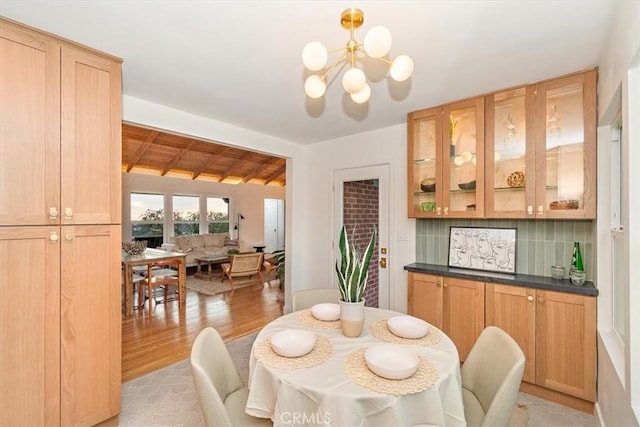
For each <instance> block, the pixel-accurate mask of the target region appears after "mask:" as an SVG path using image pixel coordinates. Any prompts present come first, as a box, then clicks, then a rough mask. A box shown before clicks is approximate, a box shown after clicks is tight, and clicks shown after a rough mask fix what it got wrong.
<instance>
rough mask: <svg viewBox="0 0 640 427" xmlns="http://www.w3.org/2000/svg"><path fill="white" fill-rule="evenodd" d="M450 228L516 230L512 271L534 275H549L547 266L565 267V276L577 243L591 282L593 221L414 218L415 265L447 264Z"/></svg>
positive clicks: (592, 270)
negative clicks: (423, 263) (507, 228)
mask: <svg viewBox="0 0 640 427" xmlns="http://www.w3.org/2000/svg"><path fill="white" fill-rule="evenodd" d="M451 226H455V227H511V228H516V229H518V234H517V239H518V242H517V246H516V272H517V273H520V274H534V275H536V276H551V272H550V266H551V265H563V266H565V267H566V269H567V274H568V272H569V267H570V266H571V255H572V254H573V242H580V249H581V250H582V259H583V260H584V264H585V265H584V267H585V271H586V272H587V280H592V279H593V273H594V265H593V264H594V262H593V252H594V250H593V249H594V248H593V239H594V230H593V228H594V222H593V221H554V220H535V221H532V220H525V219H486V220H471V219H418V220H417V221H416V262H425V263H428V264H440V265H447V263H448V250H449V227H451Z"/></svg>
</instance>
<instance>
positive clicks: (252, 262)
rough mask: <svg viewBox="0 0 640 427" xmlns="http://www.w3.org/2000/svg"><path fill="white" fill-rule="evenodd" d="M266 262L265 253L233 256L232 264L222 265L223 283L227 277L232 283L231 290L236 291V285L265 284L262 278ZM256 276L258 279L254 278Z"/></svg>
mask: <svg viewBox="0 0 640 427" xmlns="http://www.w3.org/2000/svg"><path fill="white" fill-rule="evenodd" d="M263 261H264V253H262V252H256V253H250V254H239V255H232V256H231V262H230V263H228V264H222V281H223V282H224V279H225V277H227V278H228V279H229V281H230V282H231V290H232V291H233V290H234V289H235V285H242V284H247V283H260V284H263V283H264V279H263V278H262V273H261V272H260V270H261V269H262V263H263ZM253 276H256V277H253Z"/></svg>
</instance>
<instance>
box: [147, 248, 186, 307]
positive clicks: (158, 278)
mask: <svg viewBox="0 0 640 427" xmlns="http://www.w3.org/2000/svg"><path fill="white" fill-rule="evenodd" d="M179 268H180V260H178V259H166V260H158V261H154V262H152V263H149V264H148V265H147V277H146V280H145V281H144V282H141V283H140V284H139V285H138V286H139V289H138V307H140V308H143V307H144V288H145V287H146V288H147V295H148V296H149V311H151V309H152V308H153V302H152V300H153V290H154V288H157V287H160V286H162V287H163V290H164V302H165V304H166V303H167V297H168V295H169V286H172V285H175V286H176V288H177V291H178V292H180V286H178V284H179V278H178V269H179ZM178 297H180V295H178Z"/></svg>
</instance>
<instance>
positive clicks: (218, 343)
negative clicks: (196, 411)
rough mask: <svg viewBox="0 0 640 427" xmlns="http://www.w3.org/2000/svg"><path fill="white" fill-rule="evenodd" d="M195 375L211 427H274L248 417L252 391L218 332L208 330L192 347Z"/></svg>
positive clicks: (264, 421)
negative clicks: (249, 399) (244, 381)
mask: <svg viewBox="0 0 640 427" xmlns="http://www.w3.org/2000/svg"><path fill="white" fill-rule="evenodd" d="M191 375H192V376H193V382H194V383H195V386H196V394H197V395H198V400H199V401H200V406H201V407H202V412H203V414H204V419H205V422H206V424H207V426H209V427H212V426H224V427H233V426H272V425H273V423H272V422H271V420H268V419H262V418H255V417H252V416H250V415H247V414H246V413H245V412H244V408H245V406H246V404H247V397H248V396H249V389H248V388H247V387H246V386H245V385H244V383H243V382H242V379H240V375H239V374H238V370H237V369H236V366H235V364H234V363H233V360H232V359H231V355H229V351H228V350H227V347H226V346H225V344H224V341H222V338H221V337H220V334H219V333H218V331H216V330H215V329H213V328H211V327H207V328H204V329H203V330H202V331H201V332H200V333H199V334H198V336H197V337H196V340H195V342H194V343H193V347H191Z"/></svg>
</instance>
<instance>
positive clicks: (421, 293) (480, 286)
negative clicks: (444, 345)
mask: <svg viewBox="0 0 640 427" xmlns="http://www.w3.org/2000/svg"><path fill="white" fill-rule="evenodd" d="M408 295H409V301H408V303H409V304H408V307H409V309H408V313H409V314H410V315H412V316H415V317H418V318H421V319H423V320H425V321H427V322H429V323H430V324H432V325H434V326H436V327H437V328H439V329H442V330H443V331H444V332H445V333H446V334H447V335H448V336H449V338H451V340H452V341H453V342H454V343H455V345H456V347H457V348H458V354H459V356H460V361H464V360H465V359H466V358H467V356H468V355H469V351H470V350H471V347H473V344H474V343H475V342H476V340H477V339H478V337H479V336H480V333H481V332H482V330H483V329H484V283H482V282H476V281H471V280H462V279H453V278H449V277H445V278H443V277H440V276H431V275H425V274H418V273H409V292H408Z"/></svg>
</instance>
